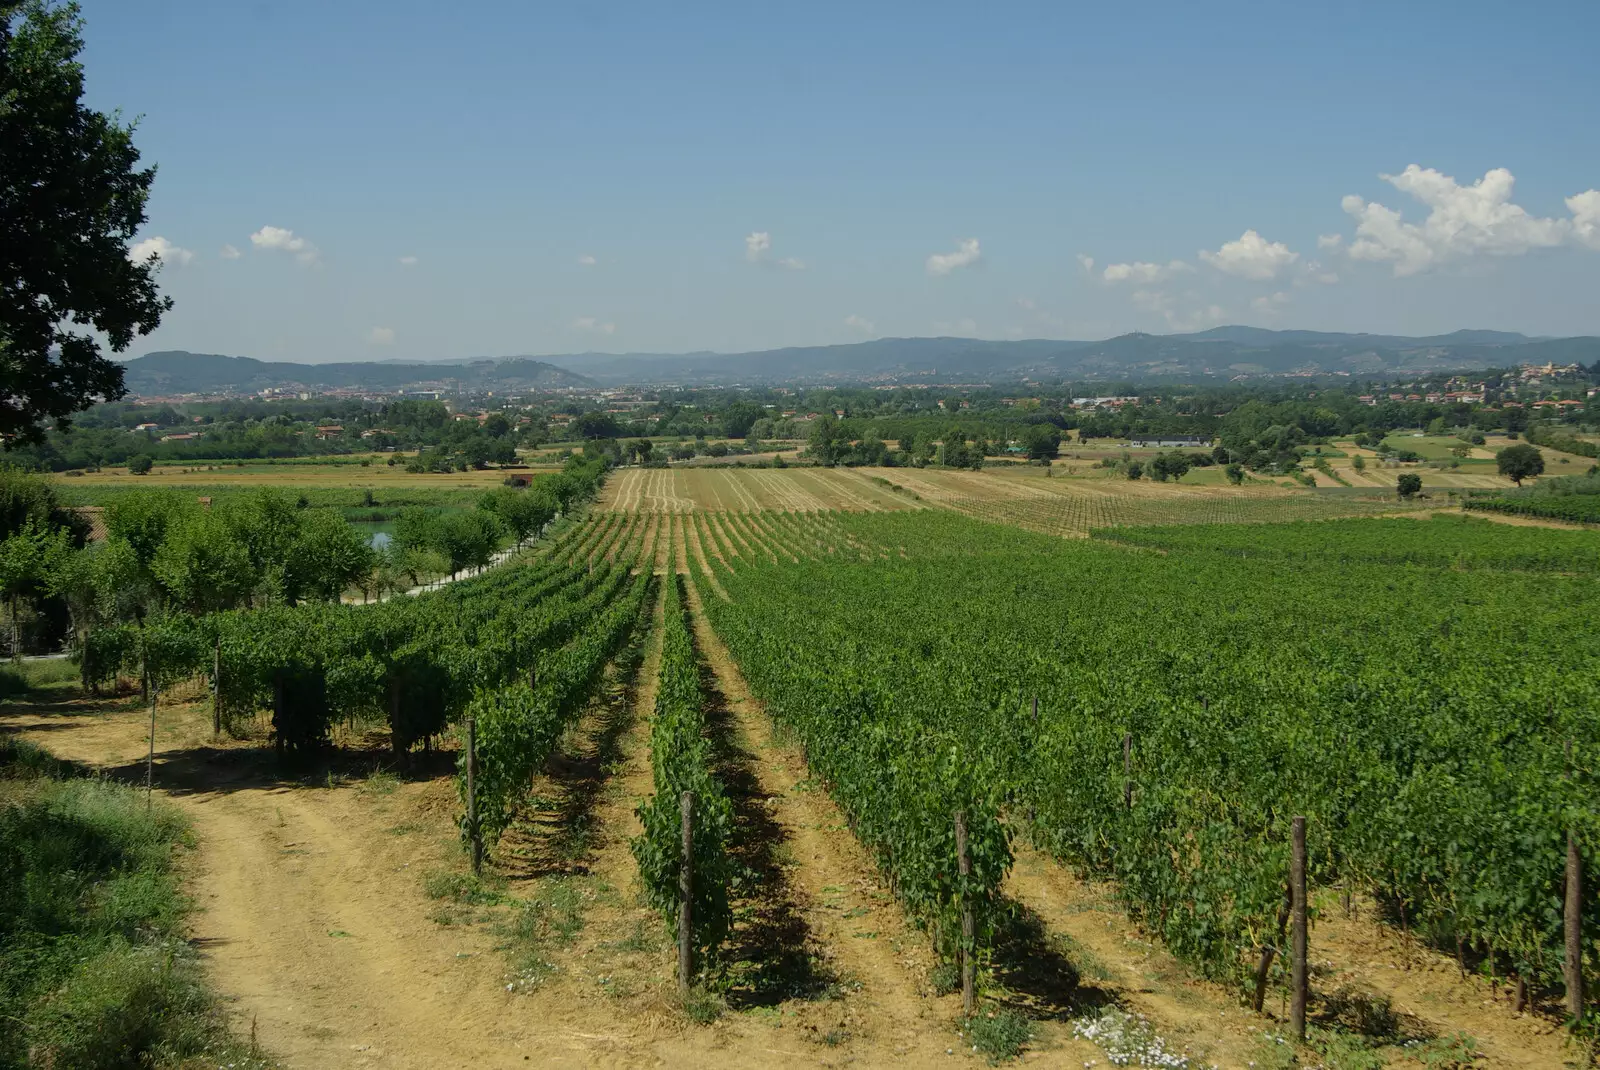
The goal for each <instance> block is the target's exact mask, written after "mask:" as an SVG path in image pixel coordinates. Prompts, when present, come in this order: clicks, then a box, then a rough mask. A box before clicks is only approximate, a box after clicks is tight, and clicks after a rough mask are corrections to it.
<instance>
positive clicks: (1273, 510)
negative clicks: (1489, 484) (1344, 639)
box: [945, 493, 1425, 535]
mask: <svg viewBox="0 0 1600 1070" xmlns="http://www.w3.org/2000/svg"><path fill="white" fill-rule="evenodd" d="M945 504H947V505H949V506H950V507H951V508H953V509H955V510H957V511H959V512H962V513H965V514H967V515H968V516H973V517H977V518H978V519H980V520H995V521H999V522H1000V523H1003V524H1012V525H1015V526H1016V527H1019V528H1024V529H1026V530H1028V531H1037V532H1039V533H1041V534H1044V535H1087V534H1088V533H1089V532H1090V531H1093V530H1094V529H1096V528H1109V527H1122V526H1132V525H1144V524H1275V523H1284V522H1286V521H1293V520H1327V519H1332V518H1336V517H1350V516H1371V515H1376V514H1381V513H1395V512H1401V511H1405V510H1408V509H1420V508H1424V507H1425V503H1422V502H1414V503H1413V502H1401V501H1396V500H1395V499H1394V498H1393V497H1354V496H1347V495H1339V496H1333V495H1318V494H1311V493H1297V494H1293V495H1285V496H1281V497H1270V498H1268V497H1241V496H1237V495H1228V496H1217V495H1201V494H1190V495H1182V496H1176V495H1175V496H1161V497H1158V496H1154V495H1147V494H1072V493H1064V494H1052V495H1043V496H1038V497H1029V498H1007V499H999V500H996V499H991V498H975V497H957V498H952V499H949V500H948V501H947V502H946V503H945Z"/></svg>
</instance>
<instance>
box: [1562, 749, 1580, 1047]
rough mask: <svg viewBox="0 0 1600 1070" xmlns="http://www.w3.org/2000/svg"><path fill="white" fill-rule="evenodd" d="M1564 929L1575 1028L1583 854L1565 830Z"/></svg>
mask: <svg viewBox="0 0 1600 1070" xmlns="http://www.w3.org/2000/svg"><path fill="white" fill-rule="evenodd" d="M1564 775H1565V778H1566V779H1567V780H1571V779H1572V740H1570V739H1569V740H1567V770H1566V773H1565V774H1564ZM1562 921H1563V923H1564V926H1565V929H1566V938H1567V941H1566V943H1567V946H1566V954H1565V957H1564V961H1563V962H1562V973H1563V974H1564V977H1563V978H1562V979H1563V980H1564V981H1565V982H1566V986H1567V1013H1568V1014H1569V1015H1571V1017H1572V1028H1573V1029H1577V1028H1578V1023H1579V1022H1580V1021H1581V1020H1582V1019H1583V856H1582V854H1580V853H1579V851H1578V838H1577V836H1575V835H1574V834H1573V831H1572V830H1571V829H1568V830H1567V901H1566V904H1565V906H1564V909H1563V910H1562Z"/></svg>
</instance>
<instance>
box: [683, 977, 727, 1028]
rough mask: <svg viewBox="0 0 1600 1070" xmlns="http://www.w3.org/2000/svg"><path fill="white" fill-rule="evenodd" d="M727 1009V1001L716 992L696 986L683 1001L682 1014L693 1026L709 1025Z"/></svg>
mask: <svg viewBox="0 0 1600 1070" xmlns="http://www.w3.org/2000/svg"><path fill="white" fill-rule="evenodd" d="M727 1009H728V1004H727V1001H726V1000H724V999H723V998H722V996H721V995H719V994H718V993H716V992H713V991H711V990H710V989H707V988H703V987H701V986H699V985H696V986H695V987H694V988H692V989H690V990H689V994H688V996H686V997H684V1000H683V1014H684V1017H686V1018H688V1019H689V1021H691V1022H693V1023H694V1024H695V1025H710V1024H711V1023H712V1022H714V1021H716V1020H717V1019H718V1018H721V1017H722V1016H723V1014H724V1013H726V1011H727Z"/></svg>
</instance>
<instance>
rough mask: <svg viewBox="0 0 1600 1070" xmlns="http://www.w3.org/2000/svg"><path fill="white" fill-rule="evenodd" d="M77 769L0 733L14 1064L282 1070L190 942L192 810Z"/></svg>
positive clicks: (3, 1052)
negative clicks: (182, 873)
mask: <svg viewBox="0 0 1600 1070" xmlns="http://www.w3.org/2000/svg"><path fill="white" fill-rule="evenodd" d="M77 772H78V770H77V769H76V768H75V767H73V766H72V765H70V764H69V763H64V762H59V761H57V760H56V759H54V758H52V757H51V756H50V755H49V754H48V752H46V751H44V750H43V749H42V748H39V747H35V746H32V745H30V744H27V743H24V742H21V741H14V740H0V1021H4V1023H5V1025H4V1027H3V1028H0V1068H3V1070H11V1068H17V1070H21V1068H23V1067H74V1068H84V1070H100V1068H106V1070H111V1068H121V1067H173V1068H176V1067H180V1066H184V1065H195V1063H194V1062H193V1060H196V1059H200V1058H204V1059H205V1060H206V1061H207V1062H208V1063H217V1064H226V1065H231V1066H234V1067H240V1068H246V1067H248V1068H256V1067H266V1066H269V1065H271V1063H270V1062H269V1061H268V1060H266V1059H265V1058H263V1057H261V1056H260V1055H259V1054H258V1053H255V1052H253V1051H251V1050H250V1049H249V1048H248V1046H246V1045H241V1044H239V1043H238V1042H236V1041H234V1040H233V1039H232V1038H230V1037H229V1035H228V1032H227V1030H226V1027H225V1026H224V1024H223V1019H222V1015H221V1013H220V1011H219V1010H218V1008H217V1005H216V1003H215V1001H214V1000H213V998H212V996H211V994H210V993H209V991H208V990H207V988H206V986H205V984H204V981H203V979H202V977H201V975H200V970H199V966H198V963H197V962H196V960H195V956H194V953H193V952H192V951H191V950H190V949H189V947H188V945H187V944H186V943H185V942H184V941H183V939H182V933H181V928H182V923H183V919H184V915H185V912H186V910H187V909H188V904H187V903H186V902H185V900H184V898H183V896H182V894H181V892H180V890H179V887H178V882H177V877H176V874H175V873H174V868H173V859H174V855H175V853H176V852H178V851H181V850H182V849H183V848H185V847H187V846H191V845H192V841H191V839H190V837H189V833H188V830H187V826H186V824H185V822H184V820H183V818H182V816H181V815H180V814H179V813H178V812H177V811H176V810H174V809H172V808H171V807H169V806H164V805H163V806H157V807H155V808H154V809H152V810H148V811H147V810H146V808H145V801H144V797H143V795H142V794H140V793H139V792H137V791H134V790H132V789H129V788H127V787H124V786H122V785H119V784H114V783H111V782H110V781H106V780H99V779H91V778H89V777H85V776H81V775H75V774H76V773H77Z"/></svg>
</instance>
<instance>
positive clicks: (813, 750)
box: [691, 557, 1011, 953]
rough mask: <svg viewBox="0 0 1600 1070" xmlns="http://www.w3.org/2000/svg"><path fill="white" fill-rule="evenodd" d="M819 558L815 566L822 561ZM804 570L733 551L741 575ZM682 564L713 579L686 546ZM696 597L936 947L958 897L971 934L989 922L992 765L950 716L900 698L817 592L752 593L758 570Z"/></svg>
mask: <svg viewBox="0 0 1600 1070" xmlns="http://www.w3.org/2000/svg"><path fill="white" fill-rule="evenodd" d="M732 560H734V561H736V562H741V561H742V562H746V563H749V562H754V561H755V560H756V558H753V557H745V558H734V559H732ZM762 560H765V559H764V558H763V559H762ZM791 567H794V566H791ZM816 567H818V568H820V569H821V570H822V571H823V572H825V571H826V570H827V569H828V568H829V567H830V566H829V565H828V564H827V563H821V564H820V565H818V566H816ZM863 567H867V568H870V567H871V566H863ZM806 570H807V566H806V565H801V566H798V571H794V572H791V571H789V570H787V569H784V568H782V567H778V568H775V569H772V570H771V571H770V572H769V571H767V570H762V571H759V572H757V571H755V570H751V569H748V568H746V567H745V566H744V565H740V566H739V567H738V572H737V576H738V578H739V579H740V580H744V579H746V578H747V577H748V576H753V575H769V574H781V575H798V574H800V572H801V571H806ZM691 571H693V572H694V573H695V574H696V576H697V578H699V579H705V580H708V581H709V577H706V576H704V574H703V573H702V572H701V570H700V569H699V566H698V562H696V561H694V560H693V559H691ZM729 578H733V574H730V575H729ZM722 582H723V583H724V584H726V583H728V582H729V579H723V580H722ZM702 602H703V603H704V605H705V608H706V613H707V615H708V616H709V618H710V620H711V623H712V626H713V627H714V628H715V629H716V631H717V633H718V635H719V636H721V638H722V639H723V641H724V642H726V643H727V645H728V647H729V649H730V650H731V651H732V653H733V655H734V657H735V658H736V659H737V660H738V662H739V665H740V668H741V670H742V671H743V672H744V674H745V677H746V678H747V679H748V681H749V683H750V687H751V689H752V690H753V691H754V692H755V694H756V695H757V696H758V697H759V698H761V700H762V701H763V702H764V703H765V704H766V707H767V709H768V711H769V712H770V713H771V714H772V715H773V716H774V717H775V718H776V719H777V720H779V721H781V722H783V723H784V724H786V725H788V726H789V727H791V728H792V729H793V730H794V732H795V734H796V736H797V737H798V738H799V740H800V742H801V744H802V746H803V747H804V750H805V755H806V763H807V765H808V767H809V768H810V770H811V772H812V774H813V775H814V776H815V777H817V778H818V779H819V780H820V781H821V782H822V783H823V784H825V785H826V786H827V789H828V791H829V793H830V794H831V795H832V797H833V799H834V800H835V801H836V802H837V803H838V804H839V806H840V808H841V809H842V810H843V811H844V813H845V815H846V817H847V818H848V820H849V822H850V826H851V829H852V830H853V831H854V832H855V834H856V836H857V837H858V838H859V839H860V840H861V842H862V843H863V844H864V845H865V846H866V847H867V848H868V849H869V850H870V851H871V852H872V854H873V856H874V858H875V860H876V861H877V864H878V866H879V868H880V869H881V870H882V872H883V873H884V875H885V877H886V879H887V881H888V883H889V885H890V887H891V888H892V890H893V891H894V893H895V895H896V896H897V897H898V898H899V899H900V901H901V902H902V903H903V904H904V905H905V907H906V909H907V910H908V912H909V913H910V914H911V916H912V917H913V918H914V919H916V920H917V921H919V922H920V923H923V924H925V925H927V926H928V927H929V928H930V929H931V930H932V932H933V934H934V939H935V942H936V944H937V945H938V946H939V947H940V949H941V950H942V951H944V952H946V953H953V952H954V951H955V950H956V948H957V945H958V942H959V941H960V939H961V926H960V918H961V914H962V911H963V910H964V909H968V910H971V911H972V913H973V915H974V917H975V918H976V920H977V925H978V930H979V937H980V938H981V937H982V936H983V934H985V933H987V932H989V931H990V930H991V929H992V925H993V922H994V920H995V914H994V908H995V907H996V906H997V904H998V902H999V887H1000V882H1001V881H1002V880H1003V879H1004V876H1005V874H1006V872H1007V870H1008V869H1009V868H1010V865H1011V843H1010V833H1009V830H1008V828H1007V826H1006V825H1005V823H1004V822H1003V821H1002V820H1001V806H1002V803H1003V801H1004V789H1003V787H1002V785H1001V781H1000V778H999V775H998V774H999V772H1000V770H999V767H998V766H996V765H995V764H994V763H993V762H992V761H991V760H990V757H989V756H988V755H985V754H983V753H977V752H974V751H972V750H971V749H970V748H968V747H964V746H962V742H963V740H962V736H963V733H962V732H961V731H959V730H957V729H956V728H955V727H954V726H952V725H949V724H944V723H940V722H939V721H937V720H934V719H930V718H927V717H926V716H924V715H923V714H924V711H923V710H921V709H919V708H916V707H915V706H908V705H906V704H904V703H901V702H898V701H896V696H895V695H894V694H893V692H892V690H891V689H890V688H889V687H887V686H886V684H887V683H888V681H887V680H886V678H885V676H884V674H883V673H882V671H881V669H882V665H881V663H880V662H879V661H878V660H877V659H875V658H873V657H872V656H870V654H869V647H870V644H871V642H872V637H871V636H870V635H863V634H858V633H855V632H853V631H852V630H851V629H850V628H849V627H847V626H842V625H841V622H840V621H839V619H838V618H837V616H836V615H834V614H832V613H830V612H829V611H828V610H827V608H826V606H825V605H820V606H819V605H818V604H816V603H815V602H814V601H812V600H810V599H803V598H802V599H786V598H766V597H761V594H760V590H759V584H758V583H747V582H741V583H740V584H739V590H738V591H737V592H736V593H734V594H733V595H732V598H731V600H729V599H723V598H719V597H713V596H711V595H710V594H709V592H707V593H706V594H705V595H704V597H703V598H702ZM913 656H915V652H913ZM958 813H960V814H964V815H965V818H966V825H967V837H968V850H969V854H970V858H971V871H970V873H968V874H966V875H962V874H960V873H958V872H957V866H956V823H955V817H956V815H957V814H958Z"/></svg>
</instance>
